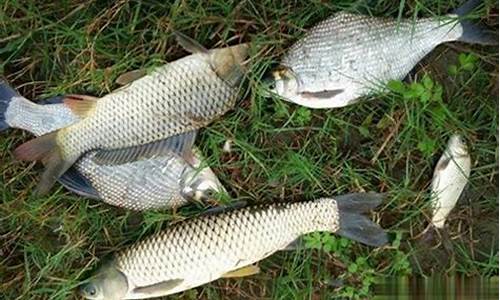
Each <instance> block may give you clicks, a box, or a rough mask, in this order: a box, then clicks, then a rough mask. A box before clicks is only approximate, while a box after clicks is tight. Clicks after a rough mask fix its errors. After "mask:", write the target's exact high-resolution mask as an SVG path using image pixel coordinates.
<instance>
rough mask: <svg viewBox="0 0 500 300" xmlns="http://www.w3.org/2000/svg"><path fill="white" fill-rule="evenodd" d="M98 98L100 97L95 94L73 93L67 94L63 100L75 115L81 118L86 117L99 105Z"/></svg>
mask: <svg viewBox="0 0 500 300" xmlns="http://www.w3.org/2000/svg"><path fill="white" fill-rule="evenodd" d="M97 99H99V98H97V97H94V96H87V95H73V94H71V95H66V96H65V97H64V99H63V102H64V105H66V106H67V107H68V108H69V109H70V110H71V112H73V113H74V114H75V115H77V116H78V117H80V118H85V117H87V116H89V115H90V114H91V113H92V112H93V111H94V109H95V107H96V105H97V101H96V100H97Z"/></svg>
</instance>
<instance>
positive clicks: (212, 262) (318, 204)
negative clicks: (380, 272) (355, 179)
mask: <svg viewBox="0 0 500 300" xmlns="http://www.w3.org/2000/svg"><path fill="white" fill-rule="evenodd" d="M381 200H382V196H381V195H380V194H376V193H360V194H348V195H343V196H338V197H334V198H330V199H328V198H323V199H319V200H316V201H308V202H296V203H279V204H271V205H259V206H250V207H246V208H242V209H234V210H230V211H226V212H222V213H218V214H208V215H202V216H200V217H197V218H193V219H188V220H185V221H182V222H179V223H175V224H173V225H171V226H170V227H168V228H167V229H166V230H164V231H163V232H161V233H159V234H157V235H154V236H151V237H149V238H147V239H145V240H143V241H141V242H139V243H137V244H134V245H132V246H130V247H128V248H126V249H124V250H122V251H120V252H118V253H117V254H116V255H115V257H114V259H113V260H112V261H111V262H109V263H107V264H104V265H103V266H102V267H101V268H100V269H99V270H98V272H97V274H96V275H95V276H94V277H93V278H91V279H90V280H89V282H88V283H86V284H85V285H83V286H82V288H81V294H82V295H83V296H84V297H85V298H87V299H107V300H118V299H144V298H151V297H159V296H163V295H170V294H174V293H178V292H181V291H184V290H187V289H191V288H194V287H197V286H200V285H202V284H205V283H208V282H211V281H213V280H216V279H218V278H221V277H241V276H245V275H251V274H254V273H256V272H257V271H258V267H257V266H255V265H254V264H255V263H257V262H258V261H260V260H262V259H264V258H266V257H268V256H270V255H272V254H273V253H275V252H276V251H279V250H283V249H290V245H294V244H296V243H294V242H295V241H296V240H297V239H298V238H299V237H300V236H301V235H303V234H306V233H309V232H314V231H329V232H335V233H337V234H339V235H341V236H345V237H347V238H350V239H353V240H356V241H359V242H361V243H364V244H367V245H371V246H382V245H384V244H385V243H386V242H387V236H386V234H385V232H384V231H383V229H382V228H380V227H379V226H378V225H377V224H375V223H373V222H372V221H371V220H370V219H368V218H367V217H366V216H363V215H362V213H365V212H369V211H371V210H372V209H373V208H375V207H376V206H377V205H378V204H380V202H381Z"/></svg>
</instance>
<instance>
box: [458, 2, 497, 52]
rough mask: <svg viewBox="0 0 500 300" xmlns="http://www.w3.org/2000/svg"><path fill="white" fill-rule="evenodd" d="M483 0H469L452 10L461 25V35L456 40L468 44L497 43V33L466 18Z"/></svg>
mask: <svg viewBox="0 0 500 300" xmlns="http://www.w3.org/2000/svg"><path fill="white" fill-rule="evenodd" d="M483 2H484V1H481V0H469V1H466V2H465V3H464V4H463V5H462V6H460V7H459V8H457V9H455V10H454V11H453V12H452V13H453V14H455V15H457V16H458V17H459V23H460V26H461V27H462V35H461V36H460V37H459V38H458V41H460V42H464V43H470V44H480V45H498V33H494V32H492V31H491V30H488V29H487V28H485V27H483V26H481V25H478V24H474V23H472V22H471V21H469V20H467V19H466V16H467V15H468V14H469V13H471V12H472V11H474V10H475V9H476V8H477V7H479V6H480V5H481V4H482V3H483Z"/></svg>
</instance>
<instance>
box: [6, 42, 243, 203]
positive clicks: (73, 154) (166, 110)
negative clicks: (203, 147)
mask: <svg viewBox="0 0 500 300" xmlns="http://www.w3.org/2000/svg"><path fill="white" fill-rule="evenodd" d="M247 50H248V45H246V44H240V45H236V46H231V47H226V48H220V49H213V50H210V51H208V52H207V53H194V54H191V55H189V56H186V57H184V58H181V59H179V60H176V61H174V62H171V63H169V64H167V65H165V66H163V67H160V68H158V69H156V70H155V71H154V72H152V73H150V74H148V75H146V76H144V77H141V78H139V79H137V80H136V81H134V82H132V83H131V84H129V85H127V86H126V87H123V88H121V89H118V90H116V91H115V92H112V93H110V94H108V95H106V96H104V97H102V98H100V99H99V100H97V101H91V102H92V103H88V104H82V103H81V101H77V102H73V103H72V106H74V108H73V110H74V111H75V112H76V111H78V113H79V114H80V115H83V116H85V117H84V118H83V119H82V120H81V121H79V122H77V123H74V124H72V125H70V126H68V127H65V128H62V129H60V130H58V131H56V132H53V133H50V134H48V135H44V136H41V137H39V138H37V139H35V140H32V141H28V142H26V143H25V144H23V145H21V146H19V147H18V148H17V149H16V151H15V152H14V154H15V156H16V157H17V158H18V159H21V160H43V161H44V163H45V165H46V169H45V172H44V174H43V175H42V179H41V180H40V183H39V185H38V187H37V191H38V193H39V194H44V193H47V192H48V190H49V188H50V187H51V185H52V184H53V182H54V181H55V180H56V179H57V178H58V177H59V176H61V175H62V173H64V171H65V170H67V169H68V168H69V167H70V166H71V165H72V164H73V163H74V162H75V161H76V160H77V159H78V158H79V157H80V156H81V155H82V154H83V153H85V152H88V151H90V150H96V149H99V151H102V150H117V149H124V148H128V147H131V146H141V145H147V144H150V143H153V142H157V141H162V140H164V141H166V140H167V139H169V138H170V139H172V138H173V136H176V135H179V134H185V133H188V132H193V131H195V130H197V129H199V128H202V127H204V126H206V125H207V124H209V123H210V122H211V121H213V120H214V119H216V118H218V117H219V116H221V115H222V114H224V113H225V112H226V111H228V110H229V109H231V108H233V106H234V104H235V102H236V100H237V96H238V92H239V84H240V81H241V80H242V78H243V75H244V73H243V71H241V68H240V67H241V64H242V63H243V61H244V59H245V58H246V56H247ZM235 70H236V72H235ZM221 74H222V75H227V77H226V78H223V77H221V76H222V75H221Z"/></svg>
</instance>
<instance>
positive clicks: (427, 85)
mask: <svg viewBox="0 0 500 300" xmlns="http://www.w3.org/2000/svg"><path fill="white" fill-rule="evenodd" d="M422 83H423V84H424V87H425V88H426V89H428V90H430V89H432V87H434V81H432V79H431V78H430V77H429V75H427V74H425V75H424V78H423V79H422Z"/></svg>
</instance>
